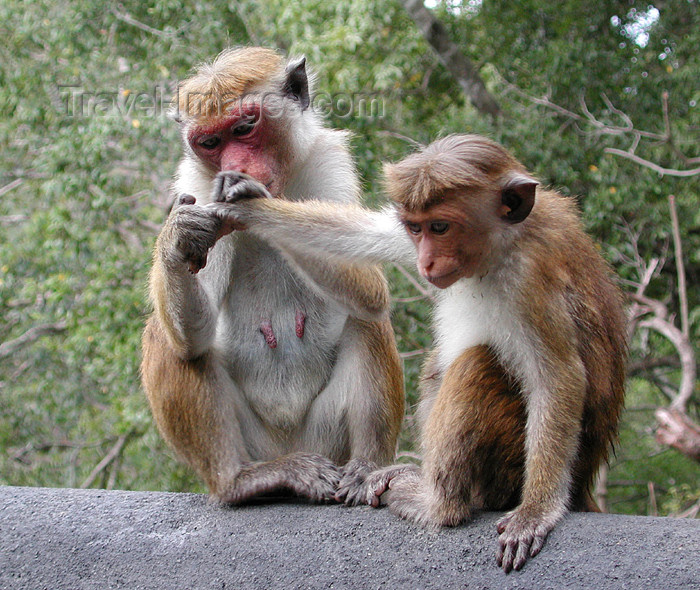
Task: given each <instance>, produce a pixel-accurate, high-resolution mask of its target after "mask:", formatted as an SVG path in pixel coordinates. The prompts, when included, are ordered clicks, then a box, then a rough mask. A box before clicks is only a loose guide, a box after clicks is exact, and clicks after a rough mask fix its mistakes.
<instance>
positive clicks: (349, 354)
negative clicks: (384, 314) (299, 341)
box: [303, 317, 404, 505]
mask: <svg viewBox="0 0 700 590" xmlns="http://www.w3.org/2000/svg"><path fill="white" fill-rule="evenodd" d="M341 343H342V344H341V347H340V349H339V351H338V357H337V359H336V363H335V366H334V369H333V374H332V376H331V379H330V380H329V382H328V385H327V386H326V388H325V389H324V390H323V391H322V392H321V393H320V394H319V396H318V398H317V399H316V401H315V402H314V405H313V408H312V411H311V412H310V414H309V417H308V418H307V420H306V424H307V428H306V431H305V433H304V442H303V444H304V446H303V448H306V449H309V448H319V446H321V445H328V442H324V439H328V438H329V436H328V434H327V433H326V432H323V430H322V429H319V428H318V425H319V424H324V423H330V425H331V427H333V426H332V425H333V424H335V423H337V424H341V425H342V426H343V430H344V437H336V438H337V441H336V444H337V445H343V446H342V447H340V448H336V449H334V450H331V451H329V456H330V457H332V458H334V459H336V460H338V462H339V463H346V462H347V463H346V464H345V466H344V467H343V470H342V472H343V479H342V482H341V484H340V486H339V490H338V493H337V494H336V500H337V501H339V502H345V503H347V504H350V505H354V504H359V503H369V502H368V501H367V498H368V494H369V490H368V487H367V485H365V479H366V476H367V475H369V473H371V472H372V471H374V470H376V469H377V468H378V466H383V465H386V464H388V463H389V462H390V461H391V460H392V459H393V457H394V453H395V450H396V439H397V438H398V434H399V430H400V429H401V422H402V420H403V410H404V391H403V371H402V368H401V362H400V359H399V356H398V352H397V350H396V344H395V342H394V333H393V330H392V328H391V324H390V323H389V322H388V321H384V322H367V321H364V320H359V319H357V318H353V317H350V318H348V320H347V323H346V326H345V330H344V332H343V335H342V337H341ZM372 495H373V494H372Z"/></svg>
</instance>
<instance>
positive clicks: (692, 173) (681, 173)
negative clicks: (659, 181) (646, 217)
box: [603, 147, 700, 178]
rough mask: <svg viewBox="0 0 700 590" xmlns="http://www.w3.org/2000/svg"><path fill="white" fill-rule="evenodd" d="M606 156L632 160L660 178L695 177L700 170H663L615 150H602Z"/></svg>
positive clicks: (636, 157)
mask: <svg viewBox="0 0 700 590" xmlns="http://www.w3.org/2000/svg"><path fill="white" fill-rule="evenodd" d="M603 151H604V152H605V153H606V154H612V155H614V156H620V157H622V158H627V159H628V160H632V161H633V162H634V163H635V164H639V165H640V166H644V167H645V168H650V169H651V170H653V171H654V172H658V173H659V174H661V175H662V176H679V177H682V178H685V177H688V176H697V175H698V174H700V168H691V169H690V170H678V169H676V168H664V167H663V166H659V165H658V164H656V163H655V162H651V161H650V160H646V159H644V158H640V157H639V156H637V155H635V154H633V153H631V152H629V151H625V150H618V149H617V148H610V147H609V148H605V149H604V150H603Z"/></svg>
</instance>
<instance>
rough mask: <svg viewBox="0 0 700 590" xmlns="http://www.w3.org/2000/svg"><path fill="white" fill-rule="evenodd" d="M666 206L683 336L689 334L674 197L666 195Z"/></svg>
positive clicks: (680, 245) (683, 267)
mask: <svg viewBox="0 0 700 590" xmlns="http://www.w3.org/2000/svg"><path fill="white" fill-rule="evenodd" d="M668 206H669V209H670V210H671V232H672V234H673V247H674V251H675V254H676V271H677V272H678V298H679V299H680V303H681V331H682V332H683V336H685V337H686V338H688V337H689V336H690V328H689V321H688V291H687V289H686V286H685V266H684V265H683V245H682V244H681V230H680V224H679V223H678V212H677V211H676V197H674V196H673V195H669V196H668Z"/></svg>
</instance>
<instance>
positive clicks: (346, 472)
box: [335, 459, 418, 508]
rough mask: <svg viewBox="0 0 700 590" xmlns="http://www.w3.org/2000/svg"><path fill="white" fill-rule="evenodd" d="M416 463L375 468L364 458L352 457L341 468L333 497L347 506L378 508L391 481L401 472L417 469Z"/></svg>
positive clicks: (374, 465) (375, 466)
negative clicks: (360, 505) (362, 505)
mask: <svg viewBox="0 0 700 590" xmlns="http://www.w3.org/2000/svg"><path fill="white" fill-rule="evenodd" d="M417 470H418V466H417V465H389V466H388V467H382V468H377V465H376V464H374V463H373V462H371V461H367V460H366V459H353V460H351V461H349V462H348V464H347V465H345V467H343V469H342V475H343V476H342V479H341V480H340V484H339V485H338V491H337V493H336V494H335V499H336V500H337V501H338V502H344V503H345V504H347V505H348V506H357V505H358V504H367V505H369V506H372V507H374V508H378V507H379V506H380V505H381V504H382V501H381V496H382V494H384V492H386V491H387V490H388V489H389V484H390V483H391V481H392V480H393V479H394V478H395V477H397V476H399V475H402V474H405V473H407V472H410V471H417Z"/></svg>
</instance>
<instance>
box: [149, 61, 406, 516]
mask: <svg viewBox="0 0 700 590" xmlns="http://www.w3.org/2000/svg"><path fill="white" fill-rule="evenodd" d="M178 101H179V102H178V103H177V105H176V107H177V109H176V111H177V112H176V115H177V117H176V118H177V119H178V120H179V121H180V123H181V125H182V135H183V140H184V156H183V159H182V161H181V163H180V165H179V167H178V171H177V176H176V180H175V184H174V188H175V193H176V195H179V197H178V199H177V201H176V206H175V208H174V209H173V210H172V212H171V213H170V215H169V217H168V219H167V221H166V222H165V225H164V227H163V229H162V231H161V233H160V235H159V237H158V240H157V242H156V247H155V252H154V257H153V270H152V274H151V283H150V286H151V289H150V291H151V298H152V302H153V306H154V313H153V315H152V316H151V318H150V319H149V320H148V323H147V325H146V328H145V331H144V334H143V362H142V365H141V370H142V377H143V385H144V388H145V390H146V394H147V396H148V400H149V402H150V405H151V409H152V411H153V416H154V418H155V421H156V423H157V425H158V427H159V429H160V432H161V433H162V435H163V437H164V438H165V440H166V441H167V442H168V443H169V444H170V445H171V446H172V447H173V448H174V449H175V451H177V453H178V454H179V455H180V457H182V458H183V459H184V460H185V461H186V462H187V463H189V464H190V465H191V466H192V467H193V468H194V469H195V470H196V471H197V473H198V474H199V475H200V476H201V477H202V478H203V479H204V481H205V482H206V484H207V486H208V487H209V490H210V493H211V494H212V495H213V496H214V497H216V498H218V499H219V500H221V501H222V502H225V503H233V504H237V503H240V502H243V501H245V500H247V499H249V498H251V497H252V496H255V495H258V494H266V493H270V492H275V491H279V490H288V491H291V492H292V493H294V494H297V495H299V496H302V497H306V498H309V499H312V500H316V501H321V500H326V499H330V498H332V497H333V496H334V494H335V493H336V488H337V484H338V480H339V477H340V474H339V471H338V468H337V467H336V464H338V465H342V464H344V463H346V462H348V461H349V460H353V461H351V462H350V463H349V464H348V465H347V466H346V470H347V471H348V472H352V471H353V465H355V464H359V465H363V464H364V463H365V462H366V461H372V462H377V463H380V464H387V463H388V462H390V461H391V459H392V457H393V454H394V449H395V443H396V438H397V435H398V431H399V428H400V424H401V420H402V417H403V381H402V371H401V366H400V362H399V358H398V353H397V350H396V344H395V341H394V335H393V332H392V329H391V326H390V323H389V320H388V291H387V286H386V281H385V279H384V277H383V275H382V273H381V271H380V270H379V269H378V268H376V267H368V266H362V267H357V266H353V265H350V264H345V263H340V262H328V261H327V260H325V258H319V257H316V256H301V255H296V254H294V253H290V252H285V251H282V250H280V249H278V248H275V247H273V246H270V245H269V244H267V243H265V242H264V241H262V240H260V239H258V238H256V237H255V236H253V235H250V234H244V233H241V232H237V231H235V230H236V228H237V225H236V223H232V222H230V221H229V220H228V219H227V218H226V217H225V216H224V217H222V216H221V215H220V214H219V213H218V211H217V209H216V208H213V207H211V206H210V205H207V203H211V202H212V201H214V200H220V199H222V198H224V197H225V196H226V194H227V191H228V190H229V189H230V188H231V183H230V182H229V181H230V179H231V178H234V177H235V175H233V177H231V178H230V177H229V175H228V174H229V172H228V171H240V172H246V173H248V174H249V175H251V177H252V178H255V179H257V181H259V182H261V183H262V184H264V185H265V186H266V187H267V190H269V192H270V193H271V194H273V195H275V196H277V197H280V198H287V199H290V200H298V199H306V198H310V197H317V198H321V199H326V200H328V201H336V202H340V203H353V202H355V201H356V200H357V198H358V194H359V187H358V181H357V177H356V173H355V169H354V166H353V163H352V160H351V157H350V155H349V153H348V150H347V147H346V143H347V136H346V135H345V134H344V133H342V132H339V131H334V130H330V129H327V128H325V127H324V126H323V124H322V122H321V121H320V119H319V118H318V116H317V115H316V114H315V113H313V112H312V110H311V109H309V108H308V107H309V104H310V95H309V87H308V79H307V74H306V69H305V60H304V59H301V60H297V61H291V62H289V63H288V64H287V65H286V67H285V64H284V62H283V61H282V59H281V57H280V56H279V55H278V54H277V53H276V52H274V51H272V50H269V49H263V48H245V49H233V50H227V51H224V52H223V53H222V54H221V55H219V56H218V57H217V58H216V60H215V61H214V62H213V63H211V64H205V65H202V66H201V67H200V68H199V69H198V70H197V71H196V73H195V74H194V76H193V77H191V78H189V79H188V80H186V81H185V82H184V83H182V84H181V85H180V88H179V97H178ZM283 193H284V197H282V194H283Z"/></svg>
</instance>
